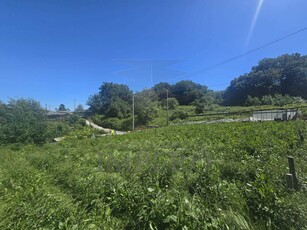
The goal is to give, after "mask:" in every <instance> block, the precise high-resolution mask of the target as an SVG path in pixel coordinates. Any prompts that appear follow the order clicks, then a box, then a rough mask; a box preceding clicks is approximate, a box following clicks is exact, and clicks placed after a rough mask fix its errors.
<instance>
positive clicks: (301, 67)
mask: <svg viewBox="0 0 307 230" xmlns="http://www.w3.org/2000/svg"><path fill="white" fill-rule="evenodd" d="M99 90H100V91H99V93H97V94H94V95H92V96H91V97H90V98H89V100H88V105H89V106H90V108H89V110H90V111H91V112H92V114H100V115H102V116H103V118H102V120H104V121H106V119H108V118H112V119H114V118H118V119H127V122H126V124H129V119H130V123H131V115H132V95H133V93H132V91H131V90H130V89H129V87H128V86H126V85H122V84H114V83H103V85H102V86H101V87H100V88H99ZM167 96H168V98H169V101H168V102H169V105H168V108H169V109H175V108H176V106H177V105H195V113H197V114H200V113H204V112H205V111H206V110H210V109H211V108H212V105H214V104H216V105H240V106H254V105H277V106H283V105H286V104H292V103H297V102H299V103H300V102H304V99H307V56H301V55H300V54H292V55H289V54H285V55H282V56H279V57H277V58H265V59H263V60H261V61H260V62H259V64H258V65H257V66H254V67H253V68H252V70H251V71H250V72H249V73H247V74H244V75H242V76H240V77H238V78H235V79H234V80H233V81H232V82H231V84H230V86H228V87H227V89H226V90H225V91H212V90H209V89H208V87H207V86H204V85H201V84H198V83H195V82H193V81H190V80H183V81H179V82H177V83H175V84H169V83H167V82H160V83H158V84H156V85H154V86H153V87H152V88H150V89H146V90H143V91H141V92H138V93H136V94H135V99H136V100H135V101H136V105H137V109H136V111H135V114H136V116H137V124H138V125H146V124H148V122H150V121H151V120H152V119H153V118H154V117H155V115H156V114H157V109H158V107H162V108H166V107H167V102H166V98H167ZM175 114H177V115H178V116H179V117H184V116H185V115H184V114H182V112H181V111H177V112H176V113H175ZM106 124H109V123H106Z"/></svg>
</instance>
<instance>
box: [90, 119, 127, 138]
mask: <svg viewBox="0 0 307 230" xmlns="http://www.w3.org/2000/svg"><path fill="white" fill-rule="evenodd" d="M85 122H86V125H87V126H90V127H92V128H94V129H98V130H102V131H104V132H106V133H111V132H112V130H113V129H108V128H103V127H101V126H98V125H96V124H94V123H93V122H90V121H88V120H85ZM125 133H127V132H122V131H118V130H114V134H115V135H122V134H125Z"/></svg>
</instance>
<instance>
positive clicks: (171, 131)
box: [0, 122, 307, 229]
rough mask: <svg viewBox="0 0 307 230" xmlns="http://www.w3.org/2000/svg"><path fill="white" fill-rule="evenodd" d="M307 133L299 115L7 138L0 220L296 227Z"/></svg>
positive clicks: (63, 225) (302, 212)
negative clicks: (292, 183)
mask: <svg viewBox="0 0 307 230" xmlns="http://www.w3.org/2000/svg"><path fill="white" fill-rule="evenodd" d="M306 135H307V124H306V122H285V123H277V122H265V123H231V124H230V123H228V124H211V125H186V126H172V127H164V128H159V129H155V130H146V131H142V132H135V133H129V134H127V135H124V136H108V137H103V138H96V139H90V138H84V139H82V137H79V138H81V139H80V140H77V139H75V138H74V137H71V138H67V139H65V140H64V141H63V142H61V143H59V144H46V145H44V146H41V147H37V146H33V145H20V144H19V145H18V144H17V145H7V146H5V147H1V149H0V152H1V159H2V160H1V161H0V166H1V167H0V228H1V229H37V228H47V229H53V228H55V229H89V228H90V229H123V228H124V229H201V228H204V229H229V228H230V229H269V228H271V229H290V228H294V229H304V228H306V226H307V196H306V192H307V156H306V153H307V144H306ZM100 153H101V154H100ZM288 155H292V156H293V157H294V159H295V162H296V170H297V175H298V180H299V190H298V191H293V190H290V189H288V188H287V186H286V181H285V175H286V174H287V173H288V168H287V157H288Z"/></svg>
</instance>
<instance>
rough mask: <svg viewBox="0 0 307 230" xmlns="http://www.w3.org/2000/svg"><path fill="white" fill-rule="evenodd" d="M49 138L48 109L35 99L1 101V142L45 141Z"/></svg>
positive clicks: (38, 142)
mask: <svg viewBox="0 0 307 230" xmlns="http://www.w3.org/2000/svg"><path fill="white" fill-rule="evenodd" d="M46 139H47V122H46V111H45V110H43V108H42V107H41V106H40V104H39V103H38V102H37V101H35V100H33V99H18V100H14V99H11V100H10V101H9V102H8V103H7V104H3V103H0V144H1V143H2V144H5V143H36V144H40V143H43V142H44V141H45V140H46Z"/></svg>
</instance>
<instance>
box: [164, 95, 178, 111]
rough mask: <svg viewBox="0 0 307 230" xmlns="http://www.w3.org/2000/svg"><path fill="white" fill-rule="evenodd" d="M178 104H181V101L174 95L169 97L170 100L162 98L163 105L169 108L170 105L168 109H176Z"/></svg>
mask: <svg viewBox="0 0 307 230" xmlns="http://www.w3.org/2000/svg"><path fill="white" fill-rule="evenodd" d="M178 105H179V102H178V101H177V99H176V98H174V97H170V98H168V100H167V99H163V100H162V106H163V108H164V109H167V106H168V109H176V107H177V106H178Z"/></svg>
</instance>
